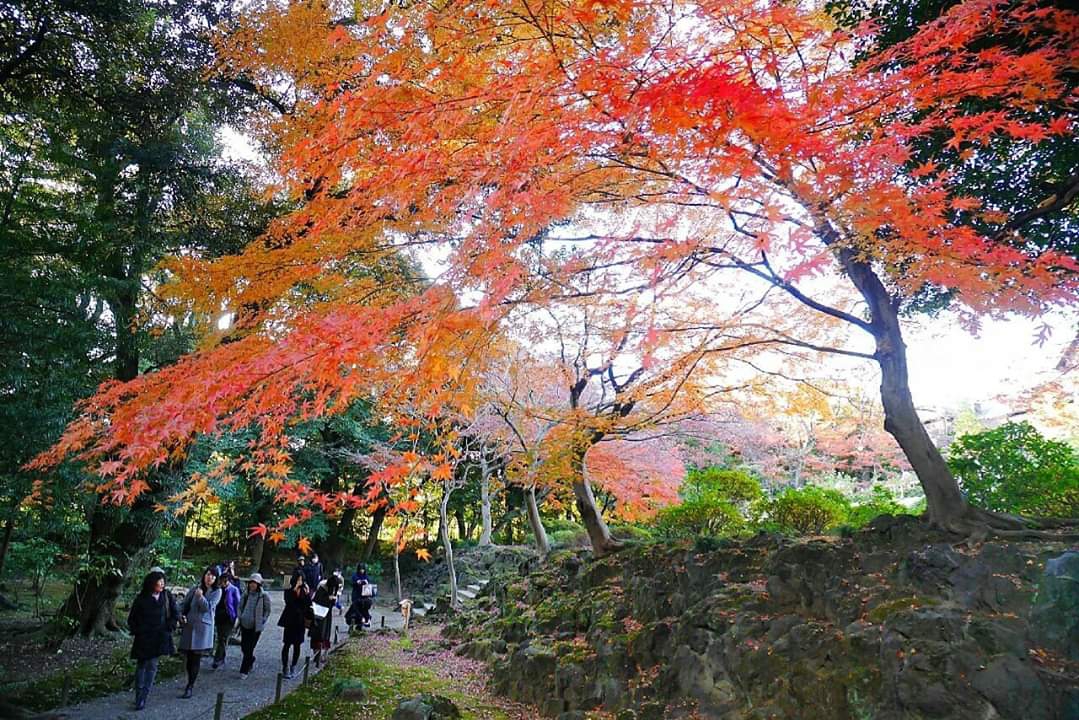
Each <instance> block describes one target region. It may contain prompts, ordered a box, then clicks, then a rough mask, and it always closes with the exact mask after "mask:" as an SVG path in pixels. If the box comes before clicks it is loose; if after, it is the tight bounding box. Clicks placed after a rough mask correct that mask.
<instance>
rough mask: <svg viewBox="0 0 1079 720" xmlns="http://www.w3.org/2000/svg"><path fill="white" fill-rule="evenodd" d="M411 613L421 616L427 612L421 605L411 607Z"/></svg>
mask: <svg viewBox="0 0 1079 720" xmlns="http://www.w3.org/2000/svg"><path fill="white" fill-rule="evenodd" d="M412 614H413V615H415V616H416V617H423V616H425V615H426V614H427V610H426V609H424V608H421V607H414V608H412Z"/></svg>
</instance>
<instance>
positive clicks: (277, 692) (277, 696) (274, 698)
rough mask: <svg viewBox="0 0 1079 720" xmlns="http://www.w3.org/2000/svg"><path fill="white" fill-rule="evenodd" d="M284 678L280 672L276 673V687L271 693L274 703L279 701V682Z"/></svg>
mask: <svg viewBox="0 0 1079 720" xmlns="http://www.w3.org/2000/svg"><path fill="white" fill-rule="evenodd" d="M284 680H285V676H284V675H282V674H281V673H277V688H276V689H275V690H274V693H273V701H274V702H275V703H277V702H281V683H282V682H283V681H284Z"/></svg>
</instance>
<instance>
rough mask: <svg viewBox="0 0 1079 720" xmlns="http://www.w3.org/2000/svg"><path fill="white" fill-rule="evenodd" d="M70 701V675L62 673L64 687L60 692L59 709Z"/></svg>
mask: <svg viewBox="0 0 1079 720" xmlns="http://www.w3.org/2000/svg"><path fill="white" fill-rule="evenodd" d="M70 699H71V673H69V672H67V673H64V687H63V689H62V690H61V691H60V707H67V702H68V700H70Z"/></svg>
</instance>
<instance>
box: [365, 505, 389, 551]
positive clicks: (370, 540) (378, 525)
mask: <svg viewBox="0 0 1079 720" xmlns="http://www.w3.org/2000/svg"><path fill="white" fill-rule="evenodd" d="M385 519H386V506H385V505H380V506H379V507H378V508H377V509H376V510H375V512H374V513H373V514H372V515H371V529H370V530H369V531H368V532H367V543H366V544H364V546H363V561H364V562H365V563H367V562H371V558H373V557H374V556H375V553H376V552H377V551H378V534H379V533H380V532H382V521H383V520H385Z"/></svg>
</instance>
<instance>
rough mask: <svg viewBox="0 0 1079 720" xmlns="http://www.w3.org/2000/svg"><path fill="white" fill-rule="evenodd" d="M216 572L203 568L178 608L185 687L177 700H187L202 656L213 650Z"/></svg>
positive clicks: (217, 596)
mask: <svg viewBox="0 0 1079 720" xmlns="http://www.w3.org/2000/svg"><path fill="white" fill-rule="evenodd" d="M216 585H217V568H216V567H210V568H206V572H204V573H203V574H202V579H201V580H200V581H199V584H198V585H196V586H195V587H193V588H191V589H190V590H188V591H187V595H185V596H184V601H183V604H182V605H181V612H180V624H181V625H183V630H182V631H181V633H180V652H182V653H183V654H184V656H185V660H186V663H185V664H186V667H187V687H185V688H184V692H183V694H182V695H181V696H180V697H181V698H185V699H187V698H190V697H191V695H192V691H193V690H194V688H195V681H196V680H198V677H199V666H200V665H201V664H202V656H203V655H208V654H210V653H211V652H212V651H213V648H214V611H215V610H216V609H217V603H218V602H220V601H221V589H220V588H218V587H217V586H216Z"/></svg>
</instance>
